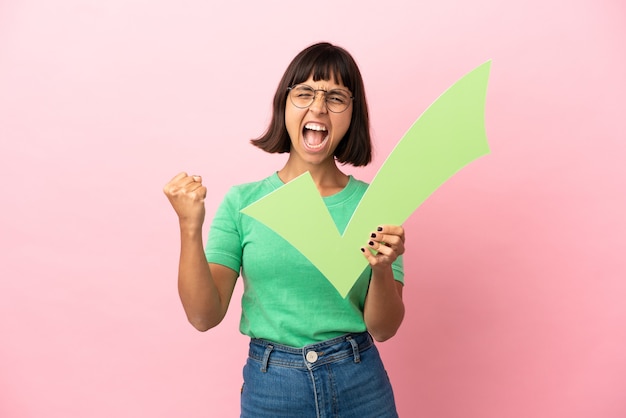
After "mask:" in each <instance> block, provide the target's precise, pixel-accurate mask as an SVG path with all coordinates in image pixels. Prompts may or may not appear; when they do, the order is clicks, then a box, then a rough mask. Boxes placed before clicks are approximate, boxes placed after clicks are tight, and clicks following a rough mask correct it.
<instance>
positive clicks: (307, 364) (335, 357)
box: [248, 331, 374, 372]
mask: <svg viewBox="0 0 626 418" xmlns="http://www.w3.org/2000/svg"><path fill="white" fill-rule="evenodd" d="M373 345H374V341H373V340H372V336H371V335H370V334H369V333H368V332H367V331H366V332H362V333H358V334H345V335H342V336H340V337H336V338H333V339H331V340H328V341H322V342H319V343H315V344H310V345H306V346H304V347H302V348H296V347H289V346H286V345H282V344H276V343H273V342H271V341H267V340H263V339H259V338H252V339H251V340H250V350H249V352H248V356H249V358H250V359H251V360H254V361H257V362H259V363H261V370H262V371H264V372H265V371H267V368H268V367H269V366H279V367H289V368H298V369H300V368H302V369H313V368H317V367H319V366H322V365H324V364H328V363H333V362H337V361H341V360H344V359H346V358H349V357H352V358H354V362H355V363H359V362H360V361H361V359H360V353H362V352H364V351H365V350H367V349H369V348H371V347H372V346H373Z"/></svg>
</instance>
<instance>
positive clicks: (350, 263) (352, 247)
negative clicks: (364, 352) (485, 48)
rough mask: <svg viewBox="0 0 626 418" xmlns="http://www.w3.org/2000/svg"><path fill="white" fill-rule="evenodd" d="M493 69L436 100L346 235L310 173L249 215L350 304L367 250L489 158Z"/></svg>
mask: <svg viewBox="0 0 626 418" xmlns="http://www.w3.org/2000/svg"><path fill="white" fill-rule="evenodd" d="M490 67H491V61H487V62H486V63H484V64H482V65H480V66H479V67H477V68H475V69H474V70H472V71H471V72H469V73H468V74H466V75H465V76H464V77H462V78H461V79H460V80H459V81H457V82H456V83H455V84H453V85H452V86H451V87H450V88H449V89H448V90H446V91H445V92H444V93H443V94H442V95H441V96H440V97H439V98H438V99H437V100H435V101H434V102H433V103H432V104H431V105H430V106H429V107H428V109H426V111H424V113H423V114H422V115H421V116H420V117H419V118H418V119H417V120H416V121H415V123H414V124H413V125H412V126H411V127H410V128H409V130H408V131H407V132H406V134H405V135H404V136H403V137H402V139H401V140H400V141H399V142H398V144H397V145H396V147H395V148H394V149H393V150H392V152H391V153H390V154H389V156H388V157H387V159H386V160H385V162H384V163H383V165H382V166H381V168H380V169H379V170H378V172H377V173H376V176H375V177H374V179H373V180H372V182H371V184H370V185H369V187H368V188H367V190H366V192H365V194H364V195H363V197H362V198H361V201H360V202H359V205H358V206H357V208H356V209H355V211H354V213H353V215H352V218H351V219H350V222H349V223H348V225H347V226H346V229H345V231H344V232H343V235H342V234H340V232H339V231H338V230H337V227H336V226H335V223H334V221H333V220H332V218H331V216H330V214H329V212H328V209H327V208H326V205H325V204H324V201H323V199H322V197H321V196H320V195H319V192H318V191H317V188H316V187H315V185H314V183H313V179H312V178H311V175H310V174H309V173H308V172H306V173H304V174H302V175H301V176H299V177H297V178H295V179H293V180H292V181H290V182H289V183H287V184H285V185H284V186H282V187H280V188H279V189H277V190H275V191H274V192H272V193H270V194H268V195H266V196H265V197H263V198H261V199H259V200H258V201H256V202H254V203H252V204H251V205H249V206H247V207H246V208H244V209H242V210H241V212H242V213H244V214H246V215H248V216H251V217H253V218H255V219H256V220H258V221H259V222H261V223H263V224H265V225H266V226H267V227H269V228H270V229H272V230H273V231H274V232H276V233H277V234H278V235H280V236H281V237H283V238H284V239H285V240H287V241H288V242H289V243H290V244H291V245H293V246H294V247H295V248H296V249H298V251H300V252H301V253H302V254H303V255H304V256H305V257H306V258H307V259H309V261H311V263H313V265H314V266H315V267H316V268H317V269H318V270H319V271H320V272H321V273H322V274H323V275H324V276H325V277H326V278H327V279H328V280H329V281H330V282H331V284H332V285H333V286H334V287H335V288H336V289H337V291H338V292H339V294H340V295H341V296H342V297H344V298H345V297H346V296H347V294H348V293H349V291H350V289H351V288H352V286H353V285H354V284H355V283H356V281H357V280H358V278H359V276H360V275H361V273H362V272H363V270H364V269H365V267H367V260H366V259H365V258H364V257H363V254H362V253H361V252H360V251H359V249H360V248H361V247H362V246H363V245H364V243H365V242H366V241H367V238H368V236H369V232H371V231H372V230H374V229H376V227H377V226H378V225H381V224H391V225H401V224H403V223H404V222H405V221H406V220H407V219H408V217H409V216H410V215H411V214H412V213H413V212H414V211H415V210H416V209H417V208H418V207H419V206H420V205H421V204H422V203H423V202H424V201H425V200H426V199H427V198H428V197H429V196H430V195H431V194H432V193H433V192H434V191H435V190H436V189H437V188H439V187H440V186H441V185H442V184H443V183H444V182H445V181H446V180H447V179H449V178H450V177H452V176H453V175H454V174H455V173H456V172H458V171H459V170H460V169H461V168H463V167H464V166H465V165H467V164H469V163H470V162H472V161H473V160H475V159H477V158H478V157H480V156H483V155H485V154H488V153H489V145H488V143H487V138H486V135H485V127H484V108H485V98H486V90H487V82H488V79H489V70H490Z"/></svg>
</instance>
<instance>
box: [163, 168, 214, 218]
mask: <svg viewBox="0 0 626 418" xmlns="http://www.w3.org/2000/svg"><path fill="white" fill-rule="evenodd" d="M163 192H164V193H165V195H166V196H167V198H168V200H169V201H170V203H171V204H172V207H174V210H175V211H176V214H177V215H178V220H179V222H180V225H181V227H183V226H184V227H188V228H198V227H202V223H203V222H204V214H205V209H204V199H205V198H206V193H207V189H206V187H204V186H203V185H202V177H200V176H188V175H187V173H184V172H183V173H179V174H177V175H176V177H174V178H173V179H171V180H170V181H169V182H168V183H167V184H166V185H165V187H163Z"/></svg>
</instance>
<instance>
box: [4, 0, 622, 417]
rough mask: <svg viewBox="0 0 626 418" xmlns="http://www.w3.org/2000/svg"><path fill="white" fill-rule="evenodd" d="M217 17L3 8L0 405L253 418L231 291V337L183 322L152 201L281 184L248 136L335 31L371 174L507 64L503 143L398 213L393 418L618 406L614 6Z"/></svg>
mask: <svg viewBox="0 0 626 418" xmlns="http://www.w3.org/2000/svg"><path fill="white" fill-rule="evenodd" d="M213 3H214V4H212V2H207V1H190V0H184V1H178V2H175V1H163V0H152V1H142V0H123V1H122V0H110V1H96V0H82V1H79V0H64V1H57V2H47V1H41V0H19V1H17V0H14V1H11V0H4V1H3V2H0V139H1V148H0V178H1V179H2V180H1V181H2V186H1V192H0V208H1V209H0V210H1V211H2V212H1V213H2V216H1V217H0V246H1V248H0V249H1V253H2V262H1V264H0V278H1V280H0V416H1V417H3V418H4V417H7V418H30V417H33V418H34V417H37V418H39V417H46V418H56V417H59V418H61V417H63V418H66V417H80V418H82V417H94V418H100V417H102V418H104V417H107V418H108V417H164V418H171V417H190V418H192V417H234V416H237V415H238V409H239V404H238V402H239V400H238V399H239V388H240V385H241V367H242V365H243V362H244V360H245V355H246V350H247V347H246V345H247V339H246V338H245V337H243V336H241V335H239V333H238V330H237V323H238V317H239V312H240V309H239V304H238V297H239V295H240V293H241V283H239V284H238V287H237V290H236V292H237V295H236V296H235V298H234V299H233V303H232V305H231V309H230V311H229V314H228V316H227V318H226V320H225V321H224V323H223V324H221V325H220V326H219V327H218V328H216V329H214V330H211V331H210V332H208V333H206V334H202V333H198V332H196V331H195V330H194V329H193V328H192V327H191V326H190V325H188V324H187V323H186V320H185V317H184V314H183V311H182V308H181V306H180V302H179V300H178V296H177V293H176V265H177V257H178V235H177V234H178V230H177V223H176V218H175V214H174V212H173V210H172V209H171V208H170V207H169V206H168V203H167V200H166V199H165V197H164V195H163V194H162V191H161V190H162V187H163V185H164V184H165V183H166V182H167V181H168V180H169V179H170V178H171V177H173V176H174V175H175V174H176V173H177V172H179V171H182V170H185V171H188V172H190V173H196V174H202V175H203V176H204V178H205V181H206V183H207V185H208V187H209V189H210V194H209V197H208V199H207V212H208V215H207V216H208V218H210V217H211V216H212V214H213V212H214V210H215V209H216V207H217V205H218V203H219V202H220V200H221V198H222V196H223V195H224V193H225V192H226V190H227V189H228V187H230V186H231V185H232V184H235V183H241V182H244V181H251V180H256V179H259V178H262V177H265V176H266V175H268V174H269V173H271V172H272V171H273V170H276V169H278V168H279V167H280V166H281V165H282V164H283V162H284V156H276V155H269V154H264V153H263V152H261V151H259V150H257V149H256V148H254V147H252V146H251V145H249V144H248V139H249V138H251V137H254V136H257V135H259V134H260V133H261V132H262V131H263V130H264V128H265V126H266V124H267V122H268V119H269V115H270V101H271V97H272V94H273V92H274V89H275V86H276V85H277V83H278V79H279V78H280V76H281V74H282V72H283V71H284V69H285V67H286V65H287V64H288V62H289V61H290V60H291V58H292V57H293V56H294V55H295V54H296V53H297V52H298V51H299V50H301V49H302V48H303V47H305V46H307V45H309V44H310V43H313V42H316V41H319V40H330V41H331V42H335V43H337V44H339V45H342V46H344V47H346V48H347V49H348V50H349V51H351V52H352V53H353V54H354V56H355V57H356V59H357V61H358V62H359V65H360V66H361V69H362V71H363V75H364V78H365V82H366V86H367V92H368V97H369V100H370V104H371V109H370V110H371V116H372V123H373V133H374V136H375V141H376V144H377V148H376V158H375V161H374V163H373V164H372V166H371V167H368V168H367V169H364V170H363V169H361V170H354V169H350V168H348V169H347V171H348V172H350V173H353V174H355V175H357V176H358V177H360V178H362V179H364V180H371V178H372V177H373V175H374V173H375V171H376V170H377V168H378V167H379V166H380V164H382V162H383V161H384V158H385V157H386V155H387V154H388V153H389V152H390V151H391V149H392V148H393V146H394V145H395V143H396V142H397V141H398V140H399V139H400V137H401V136H402V134H403V133H404V132H405V131H406V130H407V129H408V127H409V126H410V125H411V123H412V122H413V121H414V120H415V119H416V118H417V117H418V116H419V114H420V113H421V112H422V111H423V110H424V109H425V108H426V107H427V106H428V105H429V104H430V103H431V102H432V101H433V100H435V98H436V97H437V96H439V94H441V93H442V92H443V91H444V90H445V89H446V88H447V87H449V86H450V85H451V84H452V83H453V82H455V81H456V80H457V79H458V78H459V77H461V76H462V75H463V74H465V73H466V72H468V71H470V70H471V69H473V68H474V67H476V66H477V65H479V64H481V63H483V62H484V61H486V60H487V59H492V60H493V64H492V69H491V71H492V72H491V79H490V84H489V89H488V95H487V109H486V126H487V133H488V137H489V141H490V144H491V147H492V153H491V154H490V155H489V156H486V157H483V158H481V159H480V160H478V161H476V162H475V163H473V164H471V165H470V166H468V167H467V168H466V169H464V170H463V171H461V172H460V173H459V174H458V175H457V176H455V177H454V178H452V179H451V180H450V181H449V182H447V183H446V184H444V186H443V187H442V188H441V189H439V190H438V191H437V192H436V193H435V194H434V195H433V196H432V197H431V198H430V199H429V200H428V201H427V202H426V203H425V204H424V205H423V206H422V207H421V208H420V209H419V210H418V211H417V212H416V213H415V214H414V215H413V216H412V217H411V218H410V220H409V221H408V222H407V223H406V224H405V227H406V229H407V234H408V252H407V256H406V264H407V285H406V287H405V296H406V306H407V315H406V320H405V322H404V324H403V327H402V328H401V330H400V332H399V334H398V335H397V336H396V337H395V338H394V339H392V340H391V341H389V342H387V343H384V344H381V345H380V348H381V351H382V353H383V357H384V359H385V361H386V364H387V367H388V370H389V374H390V376H391V379H392V382H393V383H394V386H395V390H396V396H397V402H398V407H399V410H400V414H401V416H403V417H433V418H448V417H449V418H457V417H465V418H501V417H507V418H517V417H520V418H522V417H525V418H526V417H534V418H544V417H545V418H548V417H550V418H553V417H568V418H583V417H585V418H587V417H589V418H592V417H593V418H618V417H619V418H621V417H624V416H626V395H625V393H626V392H625V388H626V303H625V302H624V300H625V299H626V283H625V278H626V263H625V261H624V248H625V247H626V245H625V244H626V242H625V241H626V238H625V237H626V221H625V220H624V217H625V215H624V214H625V213H626V197H625V196H626V194H625V190H626V187H625V186H626V184H625V183H626V164H625V162H626V159H625V156H626V130H625V127H624V110H625V105H624V99H625V96H626V77H625V76H624V74H626V54H625V52H624V51H625V49H624V48H625V47H624V45H625V41H626V6H624V2H622V1H618V0H614V1H608V0H605V1H598V0H573V1H572V0H569V1H565V0H554V1H549V0H548V1H546V0H541V1H539V0H531V1H526V2H515V3H511V2H502V1H496V0H479V1H473V2H466V1H454V0H441V1H431V2H410V1H406V2H400V1H394V0H386V1H364V0H361V1H352V2H346V1H339V0H337V1H335V2H328V1H318V2H313V3H311V2H291V1H288V2H287V1H285V2H272V1H268V2H252V1H250V2H248V4H242V3H241V2H230V3H228V2H213ZM261 3H265V4H264V5H261Z"/></svg>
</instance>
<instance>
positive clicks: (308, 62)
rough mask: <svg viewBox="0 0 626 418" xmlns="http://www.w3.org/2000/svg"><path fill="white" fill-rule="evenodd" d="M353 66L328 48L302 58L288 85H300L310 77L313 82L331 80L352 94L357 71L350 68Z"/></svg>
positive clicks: (335, 51) (337, 52)
mask: <svg viewBox="0 0 626 418" xmlns="http://www.w3.org/2000/svg"><path fill="white" fill-rule="evenodd" d="M353 66H354V65H353V64H352V62H351V60H350V59H347V57H345V56H344V54H342V53H341V51H339V50H337V49H336V48H328V49H325V50H322V51H318V53H312V54H308V55H307V56H305V57H303V59H302V62H301V63H300V65H299V66H298V67H297V68H298V69H297V70H296V72H295V74H294V77H293V80H292V81H291V83H290V84H291V85H294V84H300V83H302V82H304V81H306V80H307V79H308V78H309V77H311V76H312V77H313V81H320V80H333V81H334V82H335V83H337V84H343V85H344V86H345V87H346V88H348V89H349V90H350V91H351V92H352V93H353V94H354V93H355V91H354V83H353V80H354V78H355V74H354V73H355V71H358V69H356V68H352V67H353Z"/></svg>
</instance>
